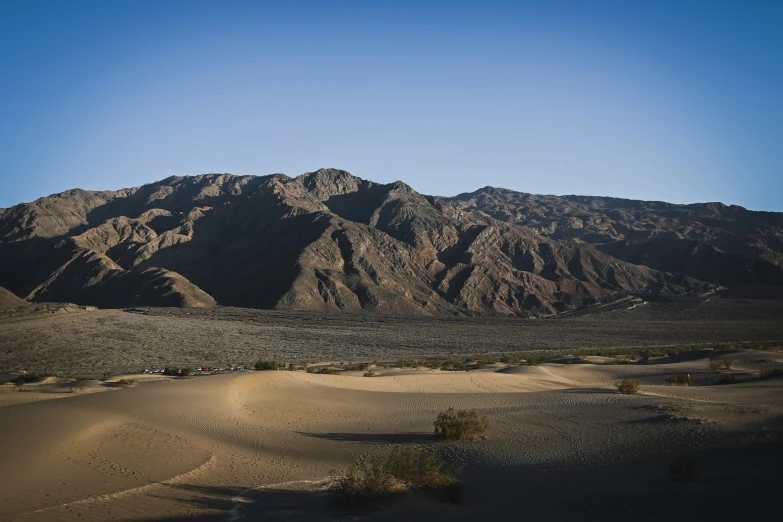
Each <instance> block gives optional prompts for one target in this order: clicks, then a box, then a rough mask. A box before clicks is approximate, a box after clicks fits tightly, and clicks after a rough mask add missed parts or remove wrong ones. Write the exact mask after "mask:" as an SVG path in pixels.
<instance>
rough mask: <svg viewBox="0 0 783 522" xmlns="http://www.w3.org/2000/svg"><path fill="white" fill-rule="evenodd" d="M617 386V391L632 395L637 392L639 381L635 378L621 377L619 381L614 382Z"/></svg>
mask: <svg viewBox="0 0 783 522" xmlns="http://www.w3.org/2000/svg"><path fill="white" fill-rule="evenodd" d="M614 385H615V387H617V391H619V392H620V393H622V394H625V395H633V394H634V393H639V381H637V380H636V379H623V380H622V381H620V382H617V383H615V384H614Z"/></svg>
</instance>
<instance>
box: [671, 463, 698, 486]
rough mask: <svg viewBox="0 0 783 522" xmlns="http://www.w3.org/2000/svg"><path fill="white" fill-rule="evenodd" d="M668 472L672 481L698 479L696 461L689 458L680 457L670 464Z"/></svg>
mask: <svg viewBox="0 0 783 522" xmlns="http://www.w3.org/2000/svg"><path fill="white" fill-rule="evenodd" d="M667 471H668V474H669V479H670V480H675V481H684V480H693V479H695V478H696V461H695V460H693V459H691V458H689V457H680V458H679V459H677V460H676V461H674V462H672V463H671V464H669V468H668V470H667Z"/></svg>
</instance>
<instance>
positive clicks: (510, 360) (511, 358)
mask: <svg viewBox="0 0 783 522" xmlns="http://www.w3.org/2000/svg"><path fill="white" fill-rule="evenodd" d="M517 361H519V358H518V357H515V356H513V355H505V354H504V355H502V356H501V357H500V362H502V363H506V364H508V363H515V362H517Z"/></svg>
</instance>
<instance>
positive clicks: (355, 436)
mask: <svg viewBox="0 0 783 522" xmlns="http://www.w3.org/2000/svg"><path fill="white" fill-rule="evenodd" d="M297 433H298V434H299V435H303V436H305V437H311V438H314V439H325V440H331V441H334V442H364V443H367V444H423V443H425V442H434V441H435V440H436V438H435V434H434V433H329V432H324V433H317V432H305V431H299V432H297Z"/></svg>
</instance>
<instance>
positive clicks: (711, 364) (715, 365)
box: [707, 361, 723, 373]
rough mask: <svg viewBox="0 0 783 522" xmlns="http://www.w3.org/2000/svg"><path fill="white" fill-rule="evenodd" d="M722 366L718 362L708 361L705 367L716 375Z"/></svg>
mask: <svg viewBox="0 0 783 522" xmlns="http://www.w3.org/2000/svg"><path fill="white" fill-rule="evenodd" d="M722 365H723V364H722V363H721V362H720V361H710V362H709V364H708V365H707V366H708V367H709V369H710V371H711V372H712V373H718V372H719V371H720V367H721V366H722Z"/></svg>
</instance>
